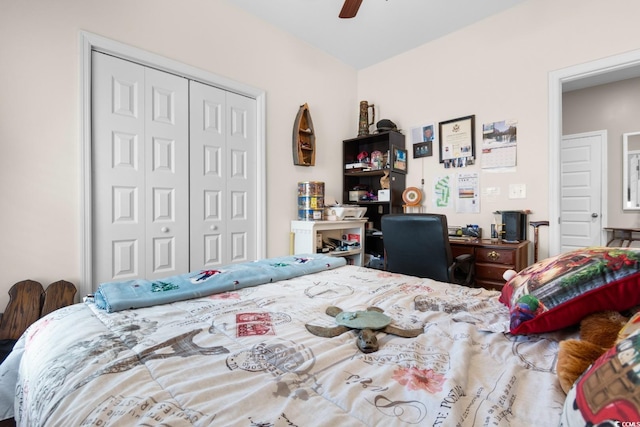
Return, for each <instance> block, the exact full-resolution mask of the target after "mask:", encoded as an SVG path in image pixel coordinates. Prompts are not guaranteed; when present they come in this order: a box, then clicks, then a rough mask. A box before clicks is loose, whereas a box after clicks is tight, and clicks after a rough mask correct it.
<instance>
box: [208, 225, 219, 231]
mask: <svg viewBox="0 0 640 427" xmlns="http://www.w3.org/2000/svg"><path fill="white" fill-rule="evenodd" d="M209 228H210V229H212V230H217V229H218V226H217V225H212V226H211V227H209Z"/></svg>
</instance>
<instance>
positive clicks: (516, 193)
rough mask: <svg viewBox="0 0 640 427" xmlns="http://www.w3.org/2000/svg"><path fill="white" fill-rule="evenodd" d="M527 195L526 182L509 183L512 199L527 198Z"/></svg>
mask: <svg viewBox="0 0 640 427" xmlns="http://www.w3.org/2000/svg"><path fill="white" fill-rule="evenodd" d="M526 197H527V186H526V184H509V198H510V199H525V198H526Z"/></svg>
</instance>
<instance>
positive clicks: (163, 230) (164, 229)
mask: <svg viewBox="0 0 640 427" xmlns="http://www.w3.org/2000/svg"><path fill="white" fill-rule="evenodd" d="M160 231H162V232H163V233H167V232H168V231H169V229H168V228H167V227H162V228H161V229H160Z"/></svg>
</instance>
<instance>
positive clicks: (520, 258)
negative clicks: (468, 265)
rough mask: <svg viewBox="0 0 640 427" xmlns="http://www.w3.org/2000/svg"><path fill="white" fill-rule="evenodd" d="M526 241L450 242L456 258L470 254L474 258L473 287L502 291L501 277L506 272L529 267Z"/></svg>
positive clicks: (502, 282)
mask: <svg viewBox="0 0 640 427" xmlns="http://www.w3.org/2000/svg"><path fill="white" fill-rule="evenodd" d="M529 245H530V242H529V241H528V240H523V241H521V242H518V243H504V242H492V241H491V240H471V241H466V242H465V241H454V240H452V241H451V251H452V252H453V256H454V257H456V256H458V255H461V254H472V255H473V256H474V258H475V269H476V274H475V280H474V283H475V286H478V287H483V288H486V289H495V290H498V291H499V290H502V286H503V285H504V283H505V281H504V279H503V278H502V275H503V274H504V272H505V271H507V270H515V271H520V270H522V269H523V268H525V267H527V266H528V265H529Z"/></svg>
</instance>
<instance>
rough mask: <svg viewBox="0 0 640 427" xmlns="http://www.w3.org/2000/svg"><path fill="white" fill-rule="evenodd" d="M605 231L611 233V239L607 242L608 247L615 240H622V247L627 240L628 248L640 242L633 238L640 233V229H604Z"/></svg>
mask: <svg viewBox="0 0 640 427" xmlns="http://www.w3.org/2000/svg"><path fill="white" fill-rule="evenodd" d="M604 229H605V230H606V231H610V232H611V239H609V241H608V242H607V246H609V245H611V243H613V241H614V240H620V246H622V245H623V243H624V241H625V240H626V241H627V247H629V246H630V245H631V242H633V241H636V240H640V238H635V237H633V233H640V228H618V227H604Z"/></svg>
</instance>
